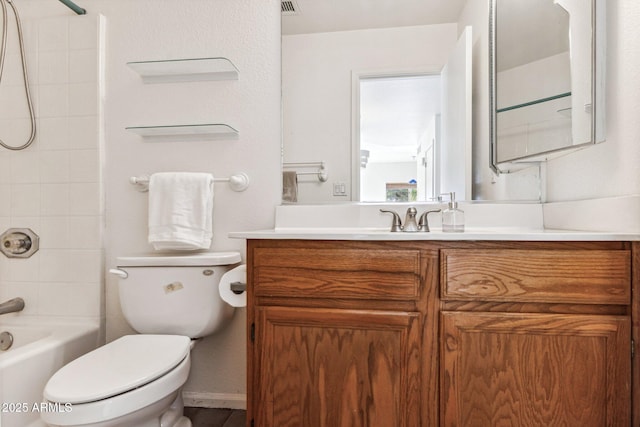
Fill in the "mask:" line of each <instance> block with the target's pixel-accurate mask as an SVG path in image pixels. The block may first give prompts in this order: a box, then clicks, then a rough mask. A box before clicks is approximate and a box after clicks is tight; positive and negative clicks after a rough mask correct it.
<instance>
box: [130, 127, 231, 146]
mask: <svg viewBox="0 0 640 427" xmlns="http://www.w3.org/2000/svg"><path fill="white" fill-rule="evenodd" d="M126 129H127V130H128V131H130V132H133V133H137V134H138V135H140V136H142V137H143V138H144V139H145V140H146V141H150V142H156V141H203V140H207V141H208V140H217V139H236V138H237V137H238V131H237V130H235V129H234V128H232V127H231V126H229V125H225V124H197V125H173V126H132V127H128V128H126Z"/></svg>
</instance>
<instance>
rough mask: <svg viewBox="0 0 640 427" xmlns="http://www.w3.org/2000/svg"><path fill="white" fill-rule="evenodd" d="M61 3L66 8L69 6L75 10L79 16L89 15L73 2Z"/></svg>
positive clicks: (68, 0)
mask: <svg viewBox="0 0 640 427" xmlns="http://www.w3.org/2000/svg"><path fill="white" fill-rule="evenodd" d="M60 3H62V4H64V5H65V6H67V7H68V8H69V9H71V10H73V11H74V12H75V13H77V14H78V15H86V14H87V11H86V10H85V9H83V8H81V7H80V6H78V5H77V4H75V3H74V2H72V1H71V0H60Z"/></svg>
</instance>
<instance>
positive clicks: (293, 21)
mask: <svg viewBox="0 0 640 427" xmlns="http://www.w3.org/2000/svg"><path fill="white" fill-rule="evenodd" d="M466 1H467V0H446V1H443V0H379V1H376V2H361V1H351V0H324V1H321V2H318V1H315V0H296V1H295V2H294V3H295V6H296V7H298V11H297V12H295V13H293V14H284V15H283V19H282V32H283V33H282V112H283V132H282V135H283V162H284V163H285V164H290V163H299V162H324V163H325V164H326V165H327V168H328V170H329V179H328V181H327V182H326V183H321V182H319V181H318V180H316V179H314V177H313V176H308V175H302V172H304V171H302V170H300V172H301V174H300V175H299V176H298V180H297V186H298V188H297V190H298V191H297V202H298V203H318V202H344V201H361V200H366V201H385V200H387V194H390V196H389V197H398V198H400V199H403V200H404V199H405V198H406V199H409V200H411V199H412V198H413V197H415V198H416V199H417V200H426V199H427V198H428V197H431V196H432V195H433V194H437V193H439V192H445V191H447V192H448V191H456V193H457V194H459V198H460V199H465V198H470V185H468V187H469V189H468V193H467V189H466V188H465V186H466V182H470V171H469V173H468V175H469V176H468V177H464V176H463V177H462V178H461V179H459V181H460V184H459V188H453V185H454V184H455V185H458V183H457V182H454V180H451V182H450V184H448V186H447V187H444V185H445V184H444V182H439V179H438V176H437V173H436V175H435V176H432V175H433V174H434V173H435V172H434V171H435V170H436V168H437V167H438V163H437V162H438V161H440V159H441V157H438V156H440V155H442V156H444V157H445V158H447V159H448V161H450V162H452V163H453V164H454V166H453V167H452V168H446V169H447V170H449V171H450V175H451V176H452V177H453V176H456V175H464V174H465V172H466V171H465V166H466V165H469V168H468V169H470V159H464V158H463V157H458V156H464V155H465V150H464V149H455V150H453V149H452V150H449V153H445V152H444V149H443V150H441V151H440V152H438V150H437V148H436V146H435V145H431V146H429V145H428V144H427V143H425V142H424V141H425V138H426V136H425V135H424V133H425V131H427V132H430V131H429V130H428V127H429V126H432V127H433V126H434V124H433V123H434V121H435V118H434V117H435V116H434V115H433V114H431V113H427V116H426V117H423V119H424V120H423V121H424V122H425V123H420V124H413V125H412V126H413V129H412V130H411V131H410V132H412V133H413V135H412V137H411V138H412V141H411V142H407V137H406V134H407V132H404V131H402V130H401V127H400V123H401V122H402V121H405V119H412V118H413V117H415V116H416V115H421V113H420V112H419V111H417V110H413V109H412V108H410V107H411V105H413V103H417V105H419V106H421V108H423V105H424V104H427V103H430V102H432V101H434V100H436V99H438V98H439V99H440V101H441V102H440V104H443V105H444V104H446V100H444V99H443V98H444V96H440V95H437V96H436V95H433V96H432V95H429V94H425V98H424V99H422V100H417V98H416V97H415V94H412V97H413V99H411V100H410V99H409V98H406V96H405V98H404V101H402V100H400V101H397V102H396V101H393V99H394V98H395V97H391V96H387V97H386V99H384V100H383V101H384V102H382V103H379V104H381V105H380V106H385V104H387V105H386V106H387V107H389V106H391V104H394V103H395V104H400V105H403V107H404V112H403V113H399V114H401V118H402V120H400V119H398V118H397V116H396V119H395V120H394V119H393V114H394V113H391V112H389V111H386V112H381V111H380V110H377V113H376V116H375V117H373V116H372V115H371V114H373V113H370V112H368V111H367V108H368V107H367V106H364V105H363V109H364V110H365V111H364V114H363V116H362V118H363V120H362V123H360V113H361V111H360V109H361V106H360V95H358V93H359V92H360V91H361V88H360V83H361V82H362V83H363V87H362V95H363V97H365V98H366V97H367V96H368V90H367V88H366V87H365V86H366V85H367V84H368V83H373V82H374V80H376V79H371V78H372V77H391V76H402V78H404V80H405V81H407V80H411V79H408V76H414V77H415V76H433V78H434V79H438V80H440V79H441V78H440V73H441V72H442V70H443V68H444V67H445V64H446V63H447V62H448V60H449V57H450V55H451V54H452V52H453V50H454V48H455V46H456V43H457V40H458V38H459V37H460V33H461V30H462V29H463V28H460V27H459V25H458V17H459V16H460V14H461V11H462V9H463V7H464V6H465V4H466ZM463 78H464V76H463ZM383 80H384V79H383ZM468 80H469V85H465V84H463V85H462V86H463V87H465V88H467V89H469V90H470V78H469V79H468ZM398 81H400V80H398ZM387 83H389V81H387ZM443 84H444V83H443ZM451 86H452V87H460V85H459V84H452V85H451ZM440 90H441V91H442V90H443V89H440ZM397 95H398V96H401V94H400V92H398V94H397ZM470 97H471V95H470V93H469V96H468V99H469V100H470ZM457 105H458V106H460V105H459V104H457ZM485 105H486V104H485ZM380 106H379V107H372V108H376V109H377V108H380ZM438 108H442V106H441V105H439V106H438ZM456 108H457V107H456ZM460 108H462V110H461V111H460V112H456V113H455V116H458V117H462V116H464V115H465V113H466V112H470V107H469V108H468V109H467V108H466V107H461V106H460ZM372 111H373V110H372ZM438 114H439V113H438ZM443 114H444V113H443ZM367 117H369V118H370V119H371V120H369V119H368V118H367ZM412 120H414V119H412ZM440 121H441V122H442V123H443V126H444V123H445V118H444V117H441V119H440ZM426 122H430V123H431V124H429V123H426ZM385 124H390V127H389V126H384V125H385ZM466 124H468V125H469V129H468V132H467V133H466V134H465V135H463V136H461V137H460V136H459V135H451V136H450V138H452V139H455V140H456V141H460V144H463V143H466V142H467V139H466V138H468V141H470V137H471V130H470V114H469V121H468V123H466V121H462V123H452V124H451V127H452V128H454V129H457V128H460V127H461V126H462V127H463V128H464V126H465V125H466ZM361 125H362V128H361ZM420 132H422V133H423V135H419V134H418V133H420ZM361 133H362V135H360V134H361ZM444 134H445V132H442V135H441V137H442V140H443V145H444V144H446V143H445V142H444ZM360 136H362V137H360ZM431 139H432V138H430V139H429V140H431ZM382 140H384V142H381V141H382ZM397 143H400V144H401V145H403V146H409V145H410V146H411V149H410V151H412V153H411V154H409V155H408V156H409V157H406V159H407V160H410V161H405V163H411V164H412V165H413V169H412V173H408V174H406V176H405V175H402V176H400V177H399V176H393V175H387V176H383V175H377V174H375V170H376V169H381V168H379V167H378V166H380V165H381V163H380V162H379V160H378V159H379V158H380V155H379V154H378V152H377V151H378V150H377V148H376V147H373V146H372V145H376V146H380V145H386V146H387V149H389V148H390V147H389V145H390V144H394V145H395V144H397ZM469 144H470V143H469ZM361 145H362V146H361ZM396 150H398V151H400V149H399V148H396ZM403 150H404V148H403ZM469 152H470V148H469V149H468V150H467V151H466V153H467V154H468V153H469ZM461 153H462V154H461ZM445 154H446V156H445ZM383 156H384V157H386V158H387V159H390V157H391V154H390V153H387V154H385V155H383ZM363 163H365V165H366V167H362V166H363ZM459 166H461V168H460V170H457V168H458V167H459ZM485 167H486V166H485ZM386 169H389V168H386ZM287 171H290V168H287ZM429 177H431V178H429ZM467 178H468V179H467ZM373 180H376V181H375V182H377V184H374V181H373ZM412 181H414V182H415V183H414V182H412ZM427 181H428V182H427ZM439 184H440V185H442V186H443V187H441V188H438V185H439ZM372 186H375V187H376V188H375V190H374V191H373V192H371V193H369V192H368V191H369V190H368V188H369V187H372ZM400 187H401V188H400ZM467 194H469V196H467Z"/></svg>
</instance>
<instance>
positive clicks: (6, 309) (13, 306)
mask: <svg viewBox="0 0 640 427" xmlns="http://www.w3.org/2000/svg"><path fill="white" fill-rule="evenodd" d="M23 309H24V300H23V299H22V298H19V297H18V298H13V299H10V300H9V301H6V302H3V303H2V304H0V314H7V313H15V312H17V311H22V310H23Z"/></svg>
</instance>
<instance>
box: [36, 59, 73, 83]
mask: <svg viewBox="0 0 640 427" xmlns="http://www.w3.org/2000/svg"><path fill="white" fill-rule="evenodd" d="M38 76H39V83H40V84H64V83H68V82H69V54H68V53H67V52H66V51H53V52H42V53H40V56H39V60H38Z"/></svg>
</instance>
